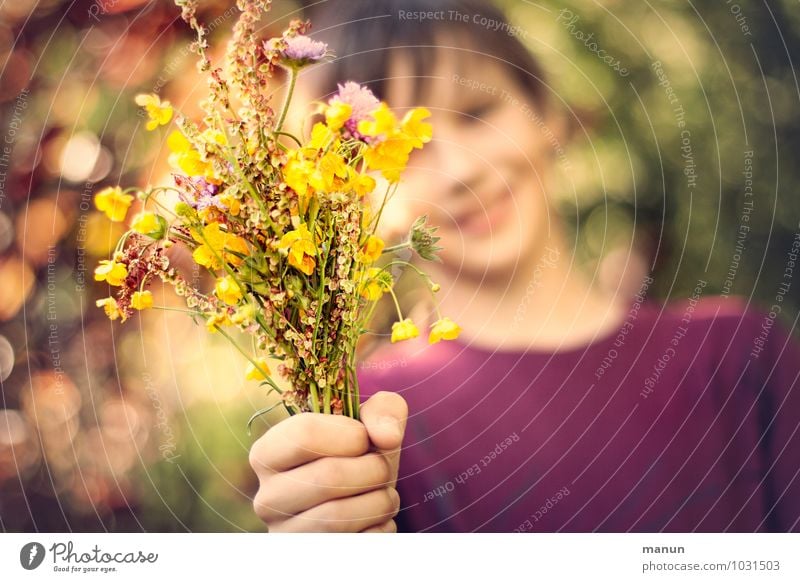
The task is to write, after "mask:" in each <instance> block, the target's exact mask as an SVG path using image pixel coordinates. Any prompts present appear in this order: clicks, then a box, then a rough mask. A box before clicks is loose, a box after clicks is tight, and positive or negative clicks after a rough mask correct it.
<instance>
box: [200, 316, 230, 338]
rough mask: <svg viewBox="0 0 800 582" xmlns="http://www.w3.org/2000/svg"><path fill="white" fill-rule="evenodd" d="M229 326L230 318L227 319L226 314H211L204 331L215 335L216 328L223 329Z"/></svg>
mask: <svg viewBox="0 0 800 582" xmlns="http://www.w3.org/2000/svg"><path fill="white" fill-rule="evenodd" d="M230 324H231V318H230V317H228V313H227V312H222V313H213V314H211V315H209V317H208V319H207V320H206V329H207V330H208V331H209V332H210V333H217V328H218V327H223V326H226V325H230Z"/></svg>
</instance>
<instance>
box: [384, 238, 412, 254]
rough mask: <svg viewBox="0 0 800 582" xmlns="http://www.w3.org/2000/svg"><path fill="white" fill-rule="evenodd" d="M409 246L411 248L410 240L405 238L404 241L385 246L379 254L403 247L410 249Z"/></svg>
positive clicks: (399, 249)
mask: <svg viewBox="0 0 800 582" xmlns="http://www.w3.org/2000/svg"><path fill="white" fill-rule="evenodd" d="M410 248H411V241H408V240H407V241H406V242H403V243H400V244H397V245H392V246H390V247H386V248H385V249H383V252H382V253H381V254H386V253H393V252H395V251H401V250H403V249H410Z"/></svg>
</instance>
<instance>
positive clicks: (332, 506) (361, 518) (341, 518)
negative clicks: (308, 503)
mask: <svg viewBox="0 0 800 582" xmlns="http://www.w3.org/2000/svg"><path fill="white" fill-rule="evenodd" d="M399 510H400V495H399V494H398V493H397V491H396V490H395V489H393V488H390V487H384V488H382V489H376V490H375V491H370V492H368V493H362V494H361V495H355V496H353V497H345V498H344V499H334V500H333V501H327V502H325V503H323V504H322V505H317V506H316V507H312V508H311V509H309V510H308V511H304V512H303V513H301V514H300V515H297V516H295V517H292V518H289V519H287V520H286V521H284V522H282V523H281V524H280V527H279V528H278V530H279V531H298V532H348V533H355V532H360V531H361V530H364V529H367V528H370V527H372V526H374V525H378V524H381V523H383V522H385V521H386V520H388V519H392V518H393V517H394V516H395V515H397V512H398V511H399Z"/></svg>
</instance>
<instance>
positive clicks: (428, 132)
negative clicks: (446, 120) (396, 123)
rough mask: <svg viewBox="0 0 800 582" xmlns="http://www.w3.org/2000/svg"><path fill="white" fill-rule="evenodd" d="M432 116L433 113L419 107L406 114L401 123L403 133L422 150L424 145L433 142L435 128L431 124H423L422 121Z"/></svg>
mask: <svg viewBox="0 0 800 582" xmlns="http://www.w3.org/2000/svg"><path fill="white" fill-rule="evenodd" d="M430 116H431V112H430V111H428V110H427V109H426V108H424V107H417V108H416V109H412V110H411V111H409V112H408V113H406V115H405V117H403V121H402V123H401V131H402V132H403V133H404V134H405V135H406V136H407V137H408V138H409V140H410V142H411V144H412V146H413V147H415V148H421V147H422V144H426V143H428V142H429V141H431V136H432V135H433V127H432V126H431V124H430V123H423V122H422V120H423V119H426V118H428V117H430Z"/></svg>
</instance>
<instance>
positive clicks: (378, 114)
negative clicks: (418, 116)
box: [358, 102, 397, 137]
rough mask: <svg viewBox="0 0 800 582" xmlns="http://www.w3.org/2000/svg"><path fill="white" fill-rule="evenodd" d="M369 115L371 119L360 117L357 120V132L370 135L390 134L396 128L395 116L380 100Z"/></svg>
mask: <svg viewBox="0 0 800 582" xmlns="http://www.w3.org/2000/svg"><path fill="white" fill-rule="evenodd" d="M370 116H371V117H372V119H362V120H361V121H359V122H358V132H359V133H361V134H363V135H367V136H371V137H376V136H379V135H386V136H391V135H392V134H393V133H395V131H396V130H397V117H395V115H394V113H392V110H391V109H389V106H388V105H386V103H384V102H381V104H380V105H378V108H377V109H375V110H374V111H373V112H372V113H370Z"/></svg>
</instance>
